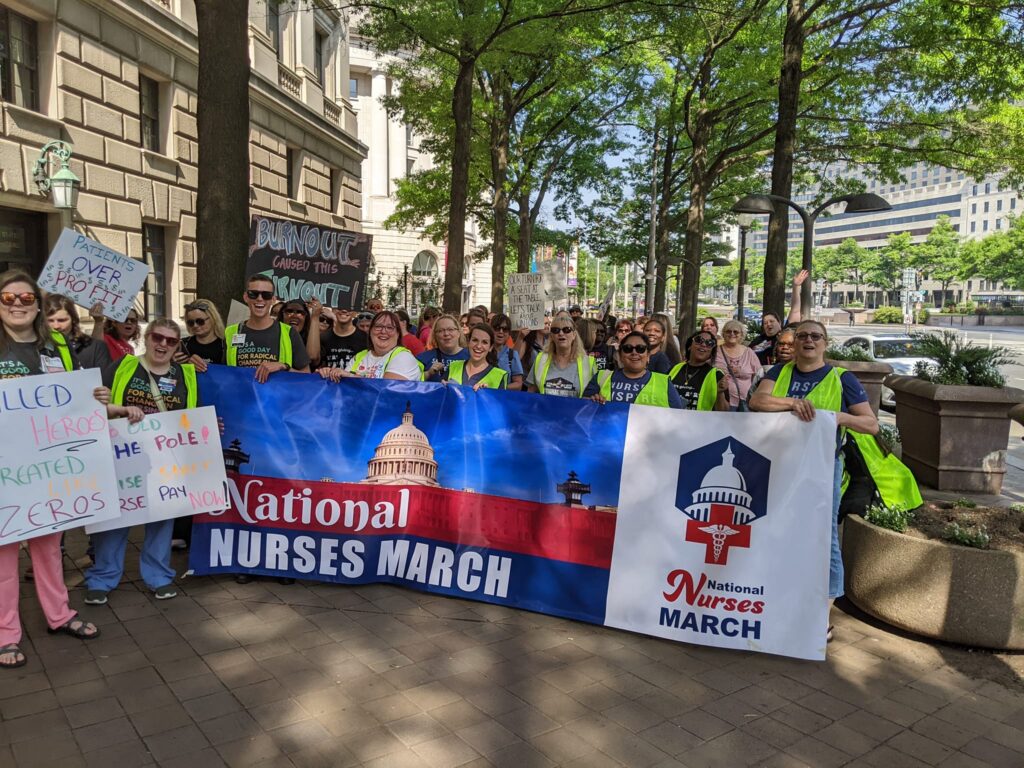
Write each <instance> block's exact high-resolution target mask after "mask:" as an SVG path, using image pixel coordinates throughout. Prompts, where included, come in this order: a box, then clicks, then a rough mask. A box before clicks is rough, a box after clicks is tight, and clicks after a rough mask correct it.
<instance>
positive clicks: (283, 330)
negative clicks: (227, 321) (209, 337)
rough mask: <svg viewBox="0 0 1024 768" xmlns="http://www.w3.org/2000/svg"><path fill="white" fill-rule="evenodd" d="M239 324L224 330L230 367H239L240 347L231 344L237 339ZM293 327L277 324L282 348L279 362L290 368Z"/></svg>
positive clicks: (278, 355)
mask: <svg viewBox="0 0 1024 768" xmlns="http://www.w3.org/2000/svg"><path fill="white" fill-rule="evenodd" d="M238 328H239V324H238V323H235V324H234V325H229V326H228V327H227V328H225V329H224V339H225V341H226V342H227V347H228V352H227V364H228V365H230V366H237V365H238V347H236V346H235V345H234V344H232V343H231V340H232V339H233V338H235V335H236V334H237V333H238ZM291 328H292V327H291V326H290V325H285V324H284V323H280V322H279V323H277V329H278V331H279V332H280V334H281V342H280V347H279V349H278V352H277V362H279V363H284V364H285V365H287V366H288V367H289V368H291V367H292V333H291Z"/></svg>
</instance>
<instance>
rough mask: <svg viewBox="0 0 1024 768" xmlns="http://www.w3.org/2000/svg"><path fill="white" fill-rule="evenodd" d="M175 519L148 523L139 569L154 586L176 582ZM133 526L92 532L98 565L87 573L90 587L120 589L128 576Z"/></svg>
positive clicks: (86, 583)
mask: <svg viewBox="0 0 1024 768" xmlns="http://www.w3.org/2000/svg"><path fill="white" fill-rule="evenodd" d="M173 529H174V520H159V521H157V522H155V523H146V537H145V539H143V542H142V552H141V553H140V554H139V571H140V572H141V573H142V580H143V581H144V582H146V586H147V587H149V588H150V589H156V588H157V587H162V586H164V585H166V584H170V583H171V582H172V581H174V576H175V573H174V570H173V569H172V568H171V533H172V531H173ZM130 530H131V528H130V527H129V528H118V529H116V530H113V531H102V532H101V533H94V534H92V546H93V551H94V557H95V560H96V562H95V564H94V565H93V566H92V568H90V569H89V570H88V571H86V572H85V587H86V589H96V590H100V591H102V592H110V591H112V590H114V589H116V588H117V585H118V584H120V583H121V577H122V576H123V575H124V550H125V545H126V544H127V543H128V532H129V531H130Z"/></svg>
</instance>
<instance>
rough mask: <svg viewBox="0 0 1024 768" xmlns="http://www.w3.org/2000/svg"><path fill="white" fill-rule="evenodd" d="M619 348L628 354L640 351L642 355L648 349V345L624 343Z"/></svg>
mask: <svg viewBox="0 0 1024 768" xmlns="http://www.w3.org/2000/svg"><path fill="white" fill-rule="evenodd" d="M619 349H620V350H622V351H623V352H625V353H626V354H627V355H628V354H629V353H631V352H639V353H640V354H641V355H642V354H643V353H644V352H646V351H647V350H648V346H647V345H646V344H623V345H622V346H621V347H619Z"/></svg>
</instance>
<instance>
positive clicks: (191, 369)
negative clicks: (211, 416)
mask: <svg viewBox="0 0 1024 768" xmlns="http://www.w3.org/2000/svg"><path fill="white" fill-rule="evenodd" d="M138 367H139V358H137V357H136V356H135V355H125V356H124V357H122V358H121V362H120V364H118V366H117V370H116V371H115V372H114V384H113V386H112V387H111V388H110V402H111V403H113V404H114V405H124V391H125V390H126V389H127V388H128V382H129V381H131V380H132V376H134V375H135V371H136V370H137V369H138ZM181 377H182V379H183V380H184V382H185V407H186V408H195V407H196V406H197V405H198V404H199V386H198V384H197V382H196V367H195V366H194V365H192V364H191V363H183V364H182V365H181Z"/></svg>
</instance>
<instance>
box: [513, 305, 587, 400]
mask: <svg viewBox="0 0 1024 768" xmlns="http://www.w3.org/2000/svg"><path fill="white" fill-rule="evenodd" d="M596 370H597V367H596V366H595V365H594V361H593V358H591V357H590V355H588V354H587V351H586V349H584V347H583V342H582V341H581V340H580V335H579V333H577V331H576V324H575V323H574V322H573V319H572V315H570V314H569V313H568V312H566V311H564V310H563V311H561V312H558V313H556V314H555V316H554V318H553V319H552V321H551V332H550V334H549V335H548V343H547V346H546V347H545V348H544V351H543V352H541V353H539V354H538V355H537V357H536V359H535V360H534V361H533V367H532V368H531V369H530V375H529V376H527V377H526V385H527V387H528V389H529V391H530V392H537V393H539V394H542V395H555V396H557V397H583V392H584V391H585V390H586V388H587V385H588V384H589V383H590V380H591V379H592V378H593V377H594V372H595V371H596Z"/></svg>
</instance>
